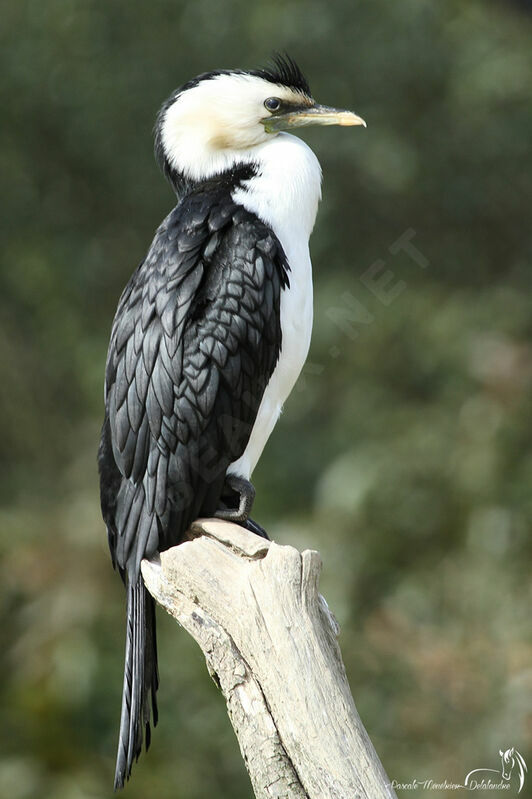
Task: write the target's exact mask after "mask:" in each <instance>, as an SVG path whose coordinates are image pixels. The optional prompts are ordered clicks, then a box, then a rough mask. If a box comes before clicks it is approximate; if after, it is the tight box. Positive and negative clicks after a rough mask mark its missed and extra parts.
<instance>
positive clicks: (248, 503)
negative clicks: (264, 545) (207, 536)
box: [214, 474, 262, 529]
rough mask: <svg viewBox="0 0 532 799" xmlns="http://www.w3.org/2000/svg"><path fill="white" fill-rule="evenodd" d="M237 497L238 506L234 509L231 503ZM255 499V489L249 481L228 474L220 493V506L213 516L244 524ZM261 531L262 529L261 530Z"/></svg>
mask: <svg viewBox="0 0 532 799" xmlns="http://www.w3.org/2000/svg"><path fill="white" fill-rule="evenodd" d="M235 494H236V496H237V497H238V506H237V507H234V505H233V504H232V502H233V501H234V500H235ZM254 499H255V489H254V488H253V485H252V484H251V483H250V482H249V480H245V479H244V478H243V477H237V476H236V475H235V474H228V475H227V476H226V478H225V485H224V489H223V492H222V506H223V507H221V508H218V510H217V511H216V513H215V514H214V515H215V516H216V518H217V519H225V520H226V521H228V522H238V523H242V522H246V521H247V518H248V516H249V514H250V512H251V508H252V507H253V500H254ZM261 529H262V528H261Z"/></svg>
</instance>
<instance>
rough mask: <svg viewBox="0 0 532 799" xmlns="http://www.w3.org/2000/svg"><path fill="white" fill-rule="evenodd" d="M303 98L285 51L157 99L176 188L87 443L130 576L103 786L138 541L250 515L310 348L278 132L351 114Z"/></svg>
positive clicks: (298, 203) (147, 661)
mask: <svg viewBox="0 0 532 799" xmlns="http://www.w3.org/2000/svg"><path fill="white" fill-rule="evenodd" d="M364 124H365V123H364V121H363V120H362V119H361V118H360V117H358V116H356V115H355V114H353V113H351V112H350V111H339V110H337V109H334V108H329V107H327V106H322V105H317V104H316V103H315V102H314V100H313V99H312V96H311V94H310V89H309V86H308V83H307V81H306V79H305V77H304V76H303V75H302V73H301V71H300V70H299V68H298V67H297V65H296V64H295V63H294V61H292V60H291V59H290V58H288V57H280V56H279V57H276V58H275V59H274V61H273V65H272V66H271V67H270V68H268V69H260V70H253V71H250V72H244V71H241V70H219V71H216V72H209V73H205V74H203V75H199V76H198V77H197V78H195V79H194V80H191V81H190V82H189V83H186V84H185V85H184V86H182V87H181V88H180V89H178V90H177V91H175V92H174V93H173V94H172V95H171V97H170V98H169V99H168V100H167V101H166V102H165V103H164V105H163V106H162V108H161V110H160V112H159V115H158V117H157V122H156V126H155V153H156V158H157V160H158V162H159V164H160V166H161V168H162V171H163V172H164V174H165V175H166V177H167V178H168V180H169V181H170V183H171V184H172V186H173V188H174V189H175V191H176V194H177V198H178V204H177V206H176V207H175V208H174V209H173V211H171V213H170V214H169V215H168V216H167V217H166V219H165V220H164V221H163V223H162V224H161V225H160V227H159V228H158V230H157V232H156V233H155V238H154V240H153V242H152V244H151V247H150V249H149V251H148V254H147V255H146V258H145V259H144V261H143V262H142V263H141V264H140V266H139V267H138V269H137V270H136V271H135V273H134V274H133V276H132V278H131V279H130V281H129V283H128V284H127V286H126V288H125V290H124V292H123V294H122V296H121V298H120V301H119V305H118V310H117V312H116V316H115V319H114V323H113V328H112V332H111V340H110V344H109V353H108V358H107V366H106V376H105V420H104V424H103V429H102V438H101V443H100V449H99V457H98V460H99V470H100V481H101V501H102V512H103V517H104V520H105V523H106V525H107V532H108V537H109V546H110V549H111V555H112V559H113V565H114V566H115V567H117V568H118V570H119V572H120V575H121V577H122V579H123V580H124V583H125V585H126V587H127V633H126V656H125V673H124V686H123V694H122V713H121V721H120V737H119V745H118V755H117V763H116V773H115V788H118V787H122V786H123V785H124V782H125V780H126V779H128V778H129V776H130V773H131V766H132V763H133V760H134V759H136V758H138V756H139V754H140V752H141V750H142V742H143V739H144V736H145V738H146V747H148V745H149V740H150V718H151V716H152V714H153V723H154V724H156V723H157V705H156V698H155V694H156V691H157V686H158V675H157V650H156V638H155V606H154V601H153V599H152V598H151V596H150V595H149V594H148V592H147V590H146V588H145V586H144V583H143V580H142V575H141V572H140V564H141V561H142V559H143V558H151V557H153V556H154V555H155V553H156V552H158V551H162V550H165V549H168V548H169V547H172V546H174V545H176V544H179V543H180V542H181V541H182V540H183V537H184V535H185V532H186V530H187V528H188V527H189V525H190V523H191V522H192V521H193V520H194V519H196V518H197V517H198V516H214V515H216V516H220V517H222V518H226V519H232V520H234V521H237V522H239V523H241V524H244V525H246V526H248V527H249V529H251V530H254V531H255V532H258V533H259V534H261V533H263V532H264V531H262V528H260V527H259V526H258V525H257V524H256V523H255V522H252V521H251V520H250V519H248V514H249V511H250V509H251V505H252V502H253V497H254V490H253V487H252V485H251V483H250V482H249V480H250V477H251V474H252V471H253V469H254V467H255V465H256V464H257V461H258V459H259V457H260V455H261V453H262V450H263V448H264V445H265V444H266V441H267V440H268V437H269V436H270V433H271V432H272V430H273V428H274V426H275V423H276V421H277V419H278V417H279V414H280V411H281V408H282V406H283V403H284V401H285V400H286V398H287V397H288V395H289V393H290V391H291V389H292V387H293V385H294V383H295V381H296V379H297V377H298V375H299V373H300V371H301V369H302V367H303V364H304V362H305V358H306V356H307V351H308V348H309V343H310V335H311V329H312V273H311V263H310V257H309V249H308V241H309V237H310V234H311V231H312V228H313V226H314V220H315V217H316V212H317V207H318V202H319V199H320V194H321V192H320V184H321V170H320V166H319V163H318V161H317V159H316V156H315V155H314V153H313V152H312V150H310V148H309V147H307V145H306V144H304V143H303V142H302V141H301V140H300V139H298V138H295V137H294V136H292V135H290V134H288V133H286V132H285V131H287V130H291V129H293V128H297V127H300V126H303V125H364Z"/></svg>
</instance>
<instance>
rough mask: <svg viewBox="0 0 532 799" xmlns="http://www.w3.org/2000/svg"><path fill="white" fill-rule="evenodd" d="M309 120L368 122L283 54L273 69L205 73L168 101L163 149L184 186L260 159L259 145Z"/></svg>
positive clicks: (172, 175)
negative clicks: (325, 96) (336, 104)
mask: <svg viewBox="0 0 532 799" xmlns="http://www.w3.org/2000/svg"><path fill="white" fill-rule="evenodd" d="M306 125H365V122H364V120H363V119H361V118H360V117H359V116H357V115H356V114H354V113H352V112H351V111H344V110H339V109H336V108H330V107H328V106H324V105H318V104H317V103H316V102H315V101H314V100H313V98H312V95H311V93H310V88H309V85H308V83H307V80H306V79H305V77H304V75H303V74H302V72H301V70H300V69H299V67H298V66H297V65H296V63H295V62H294V61H293V60H292V59H290V58H289V57H287V56H276V57H275V59H274V60H273V64H272V66H271V67H270V68H268V69H259V70H252V71H249V72H244V71H240V70H220V71H216V72H209V73H205V74H203V75H199V76H198V77H197V78H195V79H194V80H192V81H190V82H189V83H186V84H185V85H184V86H182V87H181V88H180V89H178V90H177V91H176V92H174V93H173V94H172V95H171V96H170V97H169V98H168V100H167V101H166V102H165V103H164V104H163V106H162V108H161V110H160V112H159V115H158V117H157V122H156V126H155V153H156V157H157V160H158V162H159V164H160V166H161V168H162V169H163V172H164V173H165V175H166V176H167V177H168V178H169V179H170V181H171V183H172V184H173V185H174V187H175V188H176V189H178V190H179V189H180V188H181V187H182V186H183V184H185V185H186V184H187V183H190V182H196V181H199V180H204V179H205V178H208V177H211V176H212V175H215V174H219V173H220V172H224V171H225V170H226V169H230V168H231V167H232V166H233V165H234V164H235V163H238V162H246V161H248V162H249V161H250V160H252V159H253V150H254V148H257V147H259V146H260V145H262V144H264V142H267V141H268V140H269V139H271V138H272V137H275V136H277V135H278V134H279V133H280V132H281V131H291V130H293V129H295V128H298V127H302V126H306Z"/></svg>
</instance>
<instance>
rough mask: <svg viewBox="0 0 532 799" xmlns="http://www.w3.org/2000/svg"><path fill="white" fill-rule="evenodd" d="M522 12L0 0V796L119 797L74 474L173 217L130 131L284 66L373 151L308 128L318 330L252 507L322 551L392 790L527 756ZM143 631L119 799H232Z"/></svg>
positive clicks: (530, 315) (99, 576)
mask: <svg viewBox="0 0 532 799" xmlns="http://www.w3.org/2000/svg"><path fill="white" fill-rule="evenodd" d="M531 10H532V9H531V7H530V3H528V2H526V3H525V2H519V3H517V2H515V3H511V2H509V1H508V0H507V2H487V1H486V0H484V1H482V0H471V2H469V3H463V2H459V0H449V2H446V3H434V2H429V0H403V2H401V3H392V2H386V0H374V1H373V2H372V3H367V2H366V3H363V2H361V0H354V1H353V0H351V1H350V2H348V0H333V2H330V3H318V2H316V1H315V0H305V1H304V2H299V1H298V0H292V2H278V0H269V2H265V3H253V2H244V0H222V1H221V2H214V0H196V1H195V2H194V3H181V2H162V1H159V2H152V3H149V4H148V3H140V2H132V1H131V0H130V2H125V0H115V1H114V2H103V0H100V2H96V0H85V1H82V0H69V1H68V2H64V0H47V2H46V3H43V2H37V0H27V1H22V0H21V2H4V3H2V26H1V30H0V41H1V47H0V66H1V69H0V89H1V93H2V117H3V118H2V123H3V124H2V126H1V129H0V136H1V146H0V161H1V166H2V171H3V174H4V183H3V185H4V201H3V209H4V210H3V213H2V216H1V219H0V225H2V245H3V246H2V256H1V257H2V270H1V273H0V281H1V290H0V303H1V317H2V335H1V337H0V357H1V361H2V370H3V374H2V389H1V391H0V405H1V413H0V424H1V428H2V429H1V436H0V442H1V443H0V462H1V466H2V475H3V479H2V483H1V487H0V491H1V496H2V502H3V505H2V511H1V516H0V521H1V537H0V545H1V548H2V556H3V557H2V580H1V594H0V601H1V608H2V636H3V642H2V661H1V662H0V674H1V678H2V679H1V683H0V692H1V702H2V708H3V723H2V726H1V732H0V736H1V745H0V795H1V796H5V797H10V799H33V797H39V799H45V798H48V797H50V799H96V798H98V799H100V798H103V797H110V796H111V795H112V790H111V786H112V773H113V766H114V755H115V741H116V736H117V731H118V720H119V702H120V688H121V679H122V657H123V650H122V646H123V644H122V640H123V612H124V611H123V605H124V597H123V592H122V588H121V585H120V582H119V580H118V578H117V577H116V575H115V574H114V573H113V572H112V569H111V567H110V562H109V558H108V555H107V552H106V541H105V533H104V529H103V524H102V522H101V520H100V516H99V505H98V495H97V480H96V466H95V452H96V448H97V441H98V433H99V424H100V419H101V416H102V376H103V368H104V361H105V354H106V345H107V338H108V334H109V330H110V324H111V320H112V317H113V314H114V310H115V307H116V303H117V299H118V296H119V294H120V291H121V289H122V287H123V285H124V284H125V282H126V280H127V279H128V276H129V275H130V273H131V272H132V270H133V269H134V267H135V266H136V264H137V263H138V261H139V260H140V259H141V258H142V256H143V253H144V252H145V250H146V248H147V246H148V245H149V242H150V240H151V236H152V234H153V231H154V229H155V227H156V226H157V224H158V223H159V221H160V220H161V219H162V217H163V216H164V215H165V214H166V212H167V211H168V210H169V208H170V207H171V204H172V195H171V193H170V190H169V188H168V187H167V186H166V185H165V183H164V180H163V179H162V177H161V176H160V175H159V174H158V172H157V169H156V167H155V165H154V163H153V159H152V153H151V128H152V125H153V120H154V115H155V112H156V110H157V108H158V105H159V104H160V103H161V101H162V100H163V99H164V98H165V97H166V96H167V95H168V94H169V93H170V92H171V90H172V89H173V88H175V86H177V85H179V84H180V83H182V82H184V81H185V80H186V79H188V78H189V77H191V76H193V75H195V74H197V73H199V72H202V71H204V70H208V69H211V68H215V67H219V66H223V67H227V66H238V67H253V66H257V65H260V64H262V63H264V62H265V60H266V59H267V57H268V55H269V53H270V52H271V51H272V50H278V49H287V50H288V51H289V52H290V53H291V54H292V55H293V56H294V57H295V58H296V59H297V60H299V62H300V63H301V66H302V67H303V69H304V71H305V72H306V73H307V75H308V77H309V80H310V83H311V86H312V87H313V91H314V95H315V96H316V97H317V98H318V99H319V100H321V101H322V102H326V103H331V104H335V105H338V106H345V107H348V108H353V109H355V110H356V111H357V112H358V113H360V114H361V115H362V116H364V117H365V119H366V120H367V121H368V129H367V131H361V130H354V131H351V130H341V129H327V130H316V131H310V132H309V133H308V134H305V137H306V139H307V140H308V141H309V143H310V144H311V146H312V147H313V148H314V149H315V151H316V152H317V154H318V156H319V158H320V160H321V163H322V166H323V170H324V176H325V182H324V199H323V203H322V206H321V210H320V215H319V218H318V223H317V227H316V232H315V234H314V236H313V240H312V251H313V261H314V266H315V284H316V323H315V333H314V339H313V344H312V349H311V354H310V358H309V364H308V366H307V367H306V369H305V372H304V374H303V376H302V378H301V380H300V382H299V384H298V387H297V389H296V390H295V392H294V394H293V396H292V397H291V399H290V401H289V403H288V404H287V408H286V412H285V414H284V416H283V419H282V420H281V422H280V423H279V425H278V428H277V430H276V432H275V434H274V435H273V437H272V439H271V441H270V443H269V445H268V447H267V450H266V452H265V454H264V456H263V459H262V461H261V464H260V467H259V468H258V470H257V472H256V474H255V482H256V486H257V491H258V499H257V503H256V509H255V510H256V513H255V515H256V517H257V518H258V519H259V520H260V521H261V522H262V523H263V524H264V525H266V527H267V528H268V529H269V530H270V533H271V534H272V535H273V536H274V537H275V538H276V539H277V540H278V541H282V542H285V543H292V544H294V545H295V546H298V547H301V548H308V547H314V548H317V549H319V550H320V551H321V553H322V556H323V560H324V572H323V578H322V590H323V593H324V595H325V596H326V597H327V599H328V601H329V602H330V604H331V606H332V608H333V610H334V611H335V613H336V614H337V616H338V619H339V621H340V623H341V626H342V633H341V638H340V643H341V645H342V650H343V654H344V658H345V662H346V667H347V671H348V674H349V678H350V681H351V685H352V688H353V693H354V696H355V698H356V701H357V704H358V707H359V710H360V713H361V716H362V718H363V720H364V722H365V724H366V727H367V729H368V731H369V732H370V735H371V736H372V738H373V741H374V743H375V746H376V748H377V750H378V751H379V753H380V755H381V757H382V760H383V762H384V764H385V767H386V769H387V771H388V773H389V775H390V776H391V777H393V778H395V779H397V780H400V781H408V780H411V779H414V778H426V777H429V776H430V777H433V778H434V779H435V780H437V781H441V780H444V779H448V780H454V781H461V780H463V778H464V776H465V774H466V773H467V772H468V771H469V770H470V769H472V768H477V767H480V766H483V765H486V766H489V767H493V768H495V767H497V765H498V764H497V752H498V749H499V748H503V749H504V748H508V747H510V746H515V747H516V748H517V749H518V750H519V751H520V752H521V753H522V754H523V755H524V756H525V759H526V758H527V757H530V756H531V755H532V713H531V705H530V697H531V692H532V642H531V638H530V622H529V619H530V598H531V596H530V595H531V587H530V580H529V558H530V554H531V548H532V547H531V543H530V541H531V538H530V529H531V522H532V499H531V491H530V485H531V480H532V433H531V425H530V419H531V412H532V407H531V405H532V402H531V397H532V346H531V332H532V330H531V328H532V306H531V299H530V293H531V292H530V286H531V280H530V273H531V263H532V236H531V225H530V209H531V207H532V185H531V179H530V173H531V170H532V157H531V141H532V111H531V104H530V97H531V96H532V16H531V15H530V11H531ZM407 231H413V238H412V239H411V244H413V245H414V246H415V247H416V248H417V250H418V251H419V252H420V253H421V254H422V258H420V256H419V255H417V256H416V257H415V258H412V252H408V251H407V250H405V249H398V247H397V246H395V247H394V243H396V242H397V241H398V240H399V238H400V237H401V236H403V235H404V234H405V233H406V232H407ZM409 235H410V234H409ZM383 262H384V263H383ZM427 262H428V263H427ZM422 264H424V265H422ZM159 616H160V625H159V626H160V636H159V638H160V650H161V652H160V656H161V658H160V659H161V671H162V674H161V677H162V686H161V691H160V705H161V709H162V712H161V721H160V724H159V727H158V729H157V731H156V734H155V736H154V742H153V747H152V751H150V753H149V754H148V755H147V756H143V757H142V759H141V761H140V762H139V764H138V765H137V767H136V769H135V772H134V777H133V780H132V782H131V783H130V785H129V786H128V788H127V796H129V797H132V799H133V797H145V796H151V795H154V796H158V797H160V799H170V798H171V799H205V798H206V797H212V796H216V797H219V799H223V797H231V799H240V797H249V796H250V793H251V790H250V787H249V783H248V780H247V775H246V773H245V770H244V766H243V764H242V762H241V758H240V754H239V751H238V747H237V744H236V741H235V740H234V737H233V734H232V731H231V729H230V726H229V722H228V720H227V718H226V715H225V709H224V706H223V702H222V700H221V697H220V696H219V694H218V693H217V691H216V689H215V687H214V685H212V684H211V682H210V680H209V678H208V675H207V672H206V669H205V666H204V663H203V661H202V657H201V654H200V653H199V651H197V650H196V647H195V645H194V644H193V642H192V641H191V640H189V639H188V636H187V635H186V634H185V633H183V632H182V631H180V630H178V629H177V627H175V625H174V624H173V623H171V622H170V621H169V620H167V619H166V618H163V614H162V613H160V614H159ZM417 795H421V792H419V791H418V794H417ZM430 795H431V796H435V797H436V796H438V793H437V792H435V791H431V792H430Z"/></svg>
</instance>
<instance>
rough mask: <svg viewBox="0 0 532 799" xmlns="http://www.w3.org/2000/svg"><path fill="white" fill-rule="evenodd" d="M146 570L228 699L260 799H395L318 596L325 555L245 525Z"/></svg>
mask: <svg viewBox="0 0 532 799" xmlns="http://www.w3.org/2000/svg"><path fill="white" fill-rule="evenodd" d="M191 536H192V537H193V540H190V541H187V542H185V543H183V544H180V545H179V546H177V547H174V548H173V549H170V550H167V551H166V552H163V553H161V555H160V559H158V560H157V561H143V563H142V573H143V576H144V580H145V582H146V586H147V588H148V590H149V591H150V592H151V594H152V595H153V596H154V598H155V599H156V600H157V601H158V602H159V603H160V604H161V605H162V606H163V607H164V608H165V609H166V610H167V611H168V613H170V614H171V615H172V616H173V617H174V618H175V619H177V621H178V622H179V624H181V625H182V626H183V627H184V628H185V629H186V630H187V631H188V632H189V633H190V634H191V635H192V636H193V638H195V640H196V641H197V642H198V644H199V646H200V647H201V649H202V650H203V653H204V655H205V658H206V661H207V666H208V668H209V671H210V673H211V675H212V676H213V678H214V680H215V681H216V683H217V684H218V685H219V686H220V689H221V691H222V693H223V695H224V697H225V699H226V702H227V708H228V712H229V717H230V719H231V723H232V725H233V727H234V730H235V732H236V735H237V737H238V741H239V744H240V749H241V752H242V755H243V757H244V761H245V764H246V768H247V770H248V772H249V775H250V778H251V782H252V785H253V789H254V791H255V796H256V797H257V799H272V798H273V797H279V798H280V797H286V798H287V799H288V797H290V799H292V798H293V799H356V798H357V797H360V798H361V799H362V798H364V799H366V797H367V799H385V798H386V799H391V798H392V797H395V792H394V791H393V789H392V788H391V786H390V781H389V779H388V778H387V776H386V774H385V772H384V769H383V767H382V765H381V763H380V761H379V759H378V757H377V754H376V752H375V750H374V748H373V746H372V744H371V741H370V740H369V737H368V735H367V733H366V731H365V729H364V727H363V726H362V723H361V721H360V718H359V716H358V713H357V711H356V708H355V704H354V702H353V698H352V696H351V691H350V689H349V685H348V682H347V678H346V674H345V669H344V665H343V663H342V658H341V654H340V650H339V648H338V644H337V641H336V637H337V635H338V625H337V623H336V620H335V619H334V617H333V616H332V614H331V613H330V611H329V609H328V607H327V603H326V602H325V600H324V599H323V597H322V596H321V595H320V594H319V593H318V579H319V575H320V571H321V560H320V556H319V554H318V553H317V552H314V551H305V552H303V553H300V552H298V551H297V550H296V549H294V548H293V547H289V546H279V545H278V544H276V543H274V542H270V541H266V540H264V539H262V538H259V537H258V536H256V535H254V534H253V533H250V532H248V531H246V530H244V529H243V528H242V527H239V526H238V525H235V524H229V523H228V522H222V521H219V520H215V519H204V520H199V521H197V522H195V523H194V524H193V525H192V528H191Z"/></svg>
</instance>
